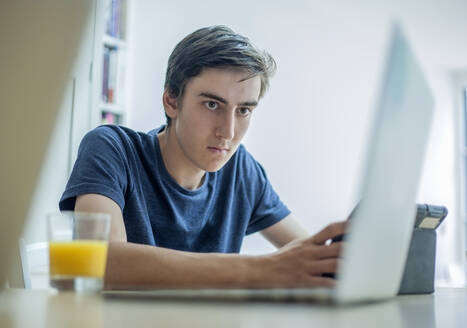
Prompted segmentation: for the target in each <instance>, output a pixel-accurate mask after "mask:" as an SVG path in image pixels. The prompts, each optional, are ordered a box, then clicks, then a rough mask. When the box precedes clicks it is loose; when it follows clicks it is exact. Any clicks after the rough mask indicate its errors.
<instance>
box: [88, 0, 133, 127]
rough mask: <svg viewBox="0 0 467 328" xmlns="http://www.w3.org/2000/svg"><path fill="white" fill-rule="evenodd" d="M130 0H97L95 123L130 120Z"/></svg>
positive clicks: (93, 119)
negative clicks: (128, 117) (128, 102)
mask: <svg viewBox="0 0 467 328" xmlns="http://www.w3.org/2000/svg"><path fill="white" fill-rule="evenodd" d="M129 1H130V0H104V1H97V4H96V5H97V7H98V8H97V10H96V13H97V16H98V17H97V20H96V21H97V23H96V33H95V35H96V40H95V56H94V63H95V65H94V67H93V71H94V72H93V81H96V82H95V83H93V87H92V88H93V93H94V97H93V99H94V100H93V104H92V108H93V111H92V112H93V115H92V122H91V125H92V126H97V125H101V124H126V121H127V114H128V104H127V99H128V98H127V86H126V80H127V72H126V68H127V53H128V16H129V15H128V6H129Z"/></svg>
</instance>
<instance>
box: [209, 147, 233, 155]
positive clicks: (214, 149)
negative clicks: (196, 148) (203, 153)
mask: <svg viewBox="0 0 467 328" xmlns="http://www.w3.org/2000/svg"><path fill="white" fill-rule="evenodd" d="M208 150H209V151H211V152H213V153H215V154H226V153H228V152H229V150H230V149H229V148H225V147H208Z"/></svg>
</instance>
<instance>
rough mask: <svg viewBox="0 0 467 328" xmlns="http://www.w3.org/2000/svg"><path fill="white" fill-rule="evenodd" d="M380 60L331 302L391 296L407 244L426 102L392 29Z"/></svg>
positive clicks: (428, 110) (413, 65)
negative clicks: (357, 190) (354, 205)
mask: <svg viewBox="0 0 467 328" xmlns="http://www.w3.org/2000/svg"><path fill="white" fill-rule="evenodd" d="M387 60H388V63H387V66H386V72H385V75H384V79H383V84H382V89H381V94H380V97H379V102H378V104H377V108H376V113H375V118H374V124H373V133H372V135H371V134H370V137H371V139H369V147H368V155H367V162H366V170H365V171H364V174H363V175H362V177H363V179H362V185H361V187H362V188H361V191H362V194H361V196H362V200H361V202H360V204H359V207H358V209H357V210H356V212H355V214H354V216H353V217H352V223H351V225H350V227H349V232H348V238H347V246H346V248H345V250H344V254H343V258H344V259H343V262H342V264H341V267H340V268H339V281H338V284H337V288H336V290H335V299H336V300H337V301H338V302H349V301H355V300H372V299H383V298H387V297H391V296H394V295H395V294H396V293H397V291H398V289H399V284H400V280H401V276H402V273H403V269H404V264H405V261H406V256H407V252H408V247H409V243H410V238H411V233H412V227H413V221H414V218H415V210H416V206H415V198H416V194H417V189H418V184H419V179H420V175H421V171H422V164H423V159H424V154H425V148H426V145H427V139H428V132H429V129H430V124H431V118H432V112H433V99H432V95H431V92H430V90H429V87H428V85H427V82H426V80H425V78H424V76H423V74H422V71H421V69H420V67H419V65H418V63H417V60H416V59H415V57H414V55H413V54H412V52H411V50H410V49H409V45H408V43H407V41H406V39H405V37H404V35H403V33H402V31H401V29H400V27H398V26H395V27H394V28H393V32H392V39H391V44H390V47H389V56H388V57H387Z"/></svg>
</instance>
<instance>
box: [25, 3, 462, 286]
mask: <svg viewBox="0 0 467 328" xmlns="http://www.w3.org/2000/svg"><path fill="white" fill-rule="evenodd" d="M94 7H95V9H94V11H95V15H94V16H93V17H92V19H90V22H89V29H88V31H87V32H86V35H85V38H84V39H83V42H82V45H81V48H80V55H79V60H78V61H77V63H76V65H75V68H74V71H73V74H72V76H71V78H70V80H69V85H68V88H67V93H66V95H65V97H64V100H63V104H62V106H61V111H60V114H59V117H58V119H57V122H56V126H55V129H54V131H53V136H52V141H51V144H50V146H49V150H48V153H47V157H46V161H45V164H44V166H43V168H42V173H41V178H40V181H39V188H38V189H37V191H36V196H35V198H34V203H33V206H32V208H31V210H30V214H29V218H28V223H27V225H26V227H25V229H24V232H23V236H24V239H25V240H26V241H27V242H28V243H35V242H41V241H45V236H46V233H45V214H46V213H47V212H50V211H53V210H58V199H59V197H60V195H61V193H62V192H63V190H64V186H65V183H66V180H67V178H68V175H69V173H70V169H71V167H72V164H73V162H74V159H75V158H76V152H77V148H78V146H79V141H80V140H81V138H82V136H83V135H84V133H85V132H86V131H88V130H89V129H91V128H94V127H95V126H97V125H99V124H102V123H110V124H123V125H126V126H128V127H130V128H132V129H135V130H139V131H149V130H151V129H153V128H155V127H158V126H160V125H161V124H163V123H165V117H164V115H163V108H162V103H161V97H162V92H163V83H164V77H165V70H166V65H167V60H168V57H169V55H170V53H171V51H172V49H173V48H174V47H175V45H176V44H177V43H178V41H180V40H181V39H182V38H183V37H184V36H185V35H187V34H189V33H191V32H192V31H194V30H195V29H198V28H200V27H204V26H208V25H216V24H222V25H227V26H229V27H231V28H232V29H233V30H235V31H236V32H238V33H240V34H243V35H245V36H247V37H249V38H250V40H251V41H252V42H253V43H254V44H256V45H257V46H258V47H260V48H263V49H265V50H267V51H268V52H269V53H271V54H272V55H273V57H274V58H275V60H276V62H277V66H278V68H277V73H276V75H275V76H274V78H273V79H272V81H271V87H270V90H269V92H268V93H267V94H266V96H265V98H264V99H263V100H262V101H261V102H260V105H259V107H258V108H257V110H255V113H254V116H253V119H252V122H251V126H250V129H249V132H248V134H247V136H246V137H245V139H244V144H245V146H246V147H247V149H248V150H249V151H250V152H251V153H252V154H253V155H254V156H255V158H256V159H257V160H258V161H259V162H260V163H261V164H262V165H263V166H264V168H265V169H266V172H267V174H268V176H269V179H270V180H271V182H272V184H273V186H274V188H275V190H276V191H277V193H278V194H279V195H280V196H281V198H282V200H283V201H284V202H285V203H286V204H287V205H288V207H289V208H290V209H291V210H292V212H293V214H294V215H295V216H296V217H297V218H298V219H299V220H300V221H301V222H302V224H303V225H304V226H305V227H306V228H307V229H308V231H309V232H310V233H315V232H317V230H319V229H321V228H322V227H323V226H324V225H326V224H328V223H330V222H332V221H335V220H342V219H345V218H346V216H347V215H348V213H349V212H350V211H351V209H352V208H353V206H354V205H355V203H356V200H357V199H358V194H357V190H358V187H359V180H360V177H361V175H360V169H361V166H362V158H363V156H364V154H365V151H366V145H367V142H368V140H367V136H368V133H369V128H370V126H371V122H372V115H373V111H374V106H375V102H376V99H377V97H378V90H379V87H380V79H381V77H382V74H383V69H384V65H385V59H386V58H385V54H386V50H387V46H388V41H389V33H390V30H391V24H392V23H393V22H394V21H398V22H400V23H401V25H402V28H403V29H404V31H405V34H406V36H407V38H408V39H409V42H410V44H411V46H412V49H413V51H414V53H415V55H416V57H417V58H418V59H419V61H420V65H421V66H422V68H423V70H424V72H425V74H426V77H427V79H428V81H429V84H430V87H431V88H432V91H433V94H434V98H435V115H434V122H433V125H432V128H431V134H430V140H429V146H428V149H427V154H426V159H425V166H424V169H423V174H422V181H421V184H420V190H419V195H418V202H420V203H431V204H436V205H444V206H447V207H448V209H449V215H448V218H447V219H446V221H445V223H443V224H442V226H441V227H440V228H439V230H438V256H437V284H438V285H443V286H446V285H448V286H456V285H463V284H464V283H465V257H466V244H465V239H466V238H465V237H466V233H467V228H466V223H465V213H466V206H465V205H466V199H467V197H466V196H465V195H466V192H465V190H466V184H467V180H466V179H465V168H466V160H465V156H466V154H467V152H466V151H465V149H466V137H465V135H466V134H465V130H466V128H465V124H466V120H465V110H466V104H465V99H466V93H465V90H466V86H467V16H466V13H467V2H466V1H465V0H446V1H438V0H427V1H424V2H420V1H414V0H413V1H407V0H406V1H402V0H393V1H390V2H388V1H382V0H354V1H351V2H349V1H338V0H326V1H318V0H310V1H305V0H288V1H266V0H257V1H246V0H237V1H219V0H217V1H213V0H207V1H196V2H193V1H188V0H172V1H170V2H169V1H150V0H138V1H133V0H108V1H102V2H101V1H95V2H94ZM273 250H274V248H273V247H272V246H270V245H269V244H268V243H267V242H266V241H264V240H263V239H262V238H261V237H260V236H259V235H253V236H249V237H247V238H246V239H245V242H244V245H243V248H242V252H243V253H247V254H260V253H265V252H271V251H273Z"/></svg>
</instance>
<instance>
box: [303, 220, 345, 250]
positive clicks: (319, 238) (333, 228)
mask: <svg viewBox="0 0 467 328" xmlns="http://www.w3.org/2000/svg"><path fill="white" fill-rule="evenodd" d="M347 224H348V221H341V222H335V223H331V224H329V225H328V226H327V227H326V228H324V229H323V230H321V231H320V232H318V233H317V234H316V235H314V236H313V237H311V240H312V242H314V243H315V244H318V245H323V244H324V243H325V242H326V241H327V240H329V239H331V238H334V237H337V236H339V235H342V234H344V233H345V231H346V229H347Z"/></svg>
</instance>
